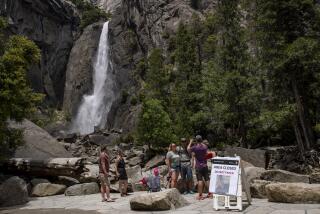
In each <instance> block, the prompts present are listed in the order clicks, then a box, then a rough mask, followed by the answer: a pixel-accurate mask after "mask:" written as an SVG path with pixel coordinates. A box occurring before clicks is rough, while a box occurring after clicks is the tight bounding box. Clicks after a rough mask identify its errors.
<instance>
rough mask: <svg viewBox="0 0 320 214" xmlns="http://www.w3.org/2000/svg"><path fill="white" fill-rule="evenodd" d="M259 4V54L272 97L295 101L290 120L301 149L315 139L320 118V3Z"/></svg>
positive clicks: (260, 0) (295, 0)
mask: <svg viewBox="0 0 320 214" xmlns="http://www.w3.org/2000/svg"><path fill="white" fill-rule="evenodd" d="M256 8H257V10H256V20H255V21H256V23H257V31H256V38H257V41H258V44H259V45H260V47H261V48H260V52H259V55H258V56H259V60H260V62H261V65H262V69H264V70H265V71H266V73H267V77H268V79H269V88H271V93H272V95H273V96H274V97H276V99H274V100H273V101H274V103H276V104H278V105H282V104H283V103H289V104H290V105H295V111H294V112H293V113H295V116H294V117H292V118H291V120H289V121H287V122H288V123H289V124H290V123H291V124H292V125H293V127H295V134H296V136H297V138H296V141H297V143H298V145H299V146H300V148H301V151H303V150H309V149H310V148H311V147H312V145H313V143H314V136H313V130H312V126H313V125H314V124H316V123H317V121H319V118H318V117H317V115H318V112H319V101H318V98H317V97H318V95H319V90H318V88H319V74H320V70H319V68H320V67H319V66H320V62H319V53H320V52H319V51H320V44H319V36H318V35H319V29H320V28H319V26H320V25H319V23H320V22H319V17H320V13H319V9H318V5H317V4H316V2H315V1H310V0H303V1H299V0H289V1H280V2H279V1H276V0H271V1H263V0H257V2H256ZM270 11H272V12H270ZM312 118H314V119H312Z"/></svg>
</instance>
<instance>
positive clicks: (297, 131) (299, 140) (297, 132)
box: [293, 120, 305, 159]
mask: <svg viewBox="0 0 320 214" xmlns="http://www.w3.org/2000/svg"><path fill="white" fill-rule="evenodd" d="M293 129H294V134H295V135H296V140H297V145H298V148H299V150H300V154H301V157H302V158H303V159H304V155H303V154H304V152H305V148H304V143H303V140H302V135H301V131H300V128H299V124H298V122H297V121H296V120H295V121H294V122H293Z"/></svg>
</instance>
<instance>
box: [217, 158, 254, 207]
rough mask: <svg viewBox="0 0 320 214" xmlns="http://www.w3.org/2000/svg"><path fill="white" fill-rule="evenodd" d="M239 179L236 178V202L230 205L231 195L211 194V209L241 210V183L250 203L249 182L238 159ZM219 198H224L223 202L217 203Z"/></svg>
mask: <svg viewBox="0 0 320 214" xmlns="http://www.w3.org/2000/svg"><path fill="white" fill-rule="evenodd" d="M240 169H241V170H239V179H238V190H237V196H235V197H236V198H237V203H236V205H231V202H230V198H231V197H232V196H227V195H218V194H213V209H214V210H239V211H242V208H243V207H242V183H243V185H244V190H245V192H246V196H247V200H248V203H249V204H251V194H250V189H249V184H248V181H247V179H246V175H245V172H244V168H243V166H242V164H241V161H240ZM219 198H224V204H223V205H219Z"/></svg>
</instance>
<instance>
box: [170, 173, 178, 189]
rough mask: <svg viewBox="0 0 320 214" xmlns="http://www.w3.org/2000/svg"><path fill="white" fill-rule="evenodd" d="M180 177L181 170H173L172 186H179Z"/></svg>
mask: <svg viewBox="0 0 320 214" xmlns="http://www.w3.org/2000/svg"><path fill="white" fill-rule="evenodd" d="M178 177H179V172H177V171H174V172H172V177H171V188H177V182H178Z"/></svg>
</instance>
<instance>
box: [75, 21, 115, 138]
mask: <svg viewBox="0 0 320 214" xmlns="http://www.w3.org/2000/svg"><path fill="white" fill-rule="evenodd" d="M108 32H109V22H106V23H104V25H103V28H102V32H101V35H100V41H99V47H98V52H97V56H96V62H95V65H94V74H93V92H92V94H90V95H84V96H83V99H82V102H81V105H80V107H79V110H78V112H77V115H76V117H75V119H74V120H73V123H72V131H73V132H76V133H80V134H81V135H85V134H90V133H92V132H94V129H95V127H99V128H104V126H105V124H106V122H107V116H108V113H109V111H110V109H111V105H112V102H113V101H114V92H113V80H112V71H111V64H110V56H109V54H110V51H109V39H108Z"/></svg>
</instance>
